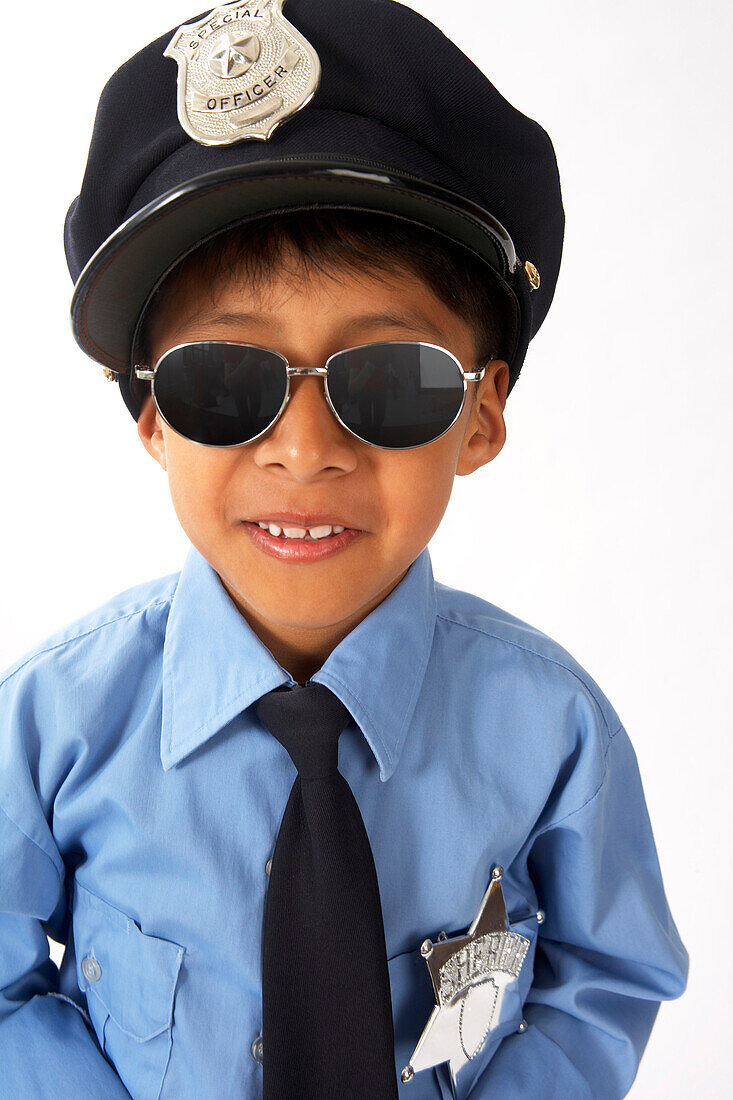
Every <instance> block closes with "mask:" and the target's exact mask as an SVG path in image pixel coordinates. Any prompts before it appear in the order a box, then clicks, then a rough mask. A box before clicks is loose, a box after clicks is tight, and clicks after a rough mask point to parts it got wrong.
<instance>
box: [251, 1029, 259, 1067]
mask: <svg viewBox="0 0 733 1100" xmlns="http://www.w3.org/2000/svg"><path fill="white" fill-rule="evenodd" d="M250 1049H251V1050H252V1057H253V1058H254V1060H255V1062H259V1064H260V1065H262V1036H261V1035H258V1036H257V1038H256V1039H255V1041H254V1042H253V1043H252V1046H251V1048H250Z"/></svg>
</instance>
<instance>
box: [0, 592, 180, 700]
mask: <svg viewBox="0 0 733 1100" xmlns="http://www.w3.org/2000/svg"><path fill="white" fill-rule="evenodd" d="M179 577H180V570H178V571H177V572H175V573H168V574H166V575H164V576H161V577H154V578H152V579H151V580H146V581H141V582H139V583H138V584H135V585H132V586H130V587H128V588H125V589H123V590H122V591H120V592H117V593H115V594H114V595H113V596H110V597H109V598H108V599H107V600H105V601H104V602H103V603H100V604H97V605H95V606H94V607H92V608H91V609H89V610H87V611H85V612H84V613H83V614H82V615H79V616H78V617H77V618H75V619H73V620H72V621H71V622H68V623H66V624H65V625H64V626H62V627H59V628H58V629H57V630H54V631H53V632H52V633H50V634H47V635H46V636H45V637H44V638H42V639H41V640H40V641H38V642H36V643H35V644H34V645H33V646H31V647H30V648H29V649H26V650H25V652H23V653H21V654H20V656H19V657H17V658H16V659H15V660H14V661H13V662H12V664H10V665H8V666H6V667H5V668H4V669H2V670H1V671H0V687H1V686H2V685H4V684H6V683H8V682H10V681H13V680H17V679H18V677H20V676H22V674H23V673H24V672H26V671H27V672H28V673H32V672H34V671H37V670H40V669H41V668H43V669H45V670H50V669H52V668H56V669H58V671H59V672H60V673H61V674H62V675H68V674H69V673H70V672H73V677H72V678H74V679H77V678H81V676H82V674H83V669H84V667H85V659H88V666H87V667H88V668H91V669H92V670H94V671H99V672H108V671H109V670H111V669H113V668H114V667H115V666H116V665H119V662H120V650H125V651H126V652H125V654H124V658H125V662H126V664H127V667H128V670H129V661H130V657H131V655H132V654H133V653H134V652H135V648H136V646H135V642H136V640H139V639H140V637H141V636H144V635H147V637H148V639H149V641H153V640H154V636H156V635H159V636H160V638H161V640H162V636H163V634H164V633H165V625H166V621H167V617H168V611H169V610H170V604H171V600H172V598H173V594H174V592H175V590H176V586H177V584H178V579H179ZM151 635H152V637H151ZM145 648H146V649H147V650H148V652H149V648H150V646H149V645H148V646H146V647H145Z"/></svg>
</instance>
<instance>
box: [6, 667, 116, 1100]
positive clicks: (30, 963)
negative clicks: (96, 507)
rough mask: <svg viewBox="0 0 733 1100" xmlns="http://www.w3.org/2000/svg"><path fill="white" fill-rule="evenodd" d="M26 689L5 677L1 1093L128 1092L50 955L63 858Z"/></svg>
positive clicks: (22, 1099) (59, 1098)
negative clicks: (44, 794)
mask: <svg viewBox="0 0 733 1100" xmlns="http://www.w3.org/2000/svg"><path fill="white" fill-rule="evenodd" d="M29 693H30V692H29V687H28V684H27V683H26V678H25V677H23V676H22V675H20V676H18V677H11V678H10V679H6V680H5V681H3V682H2V683H0V1067H1V1068H0V1092H1V1093H2V1095H3V1096H13V1097H14V1098H16V1100H47V1098H48V1096H49V1095H51V1093H53V1096H54V1097H55V1098H56V1100H78V1097H80V1096H83V1097H85V1098H89V1100H123V1098H124V1100H130V1094H129V1093H128V1091H127V1089H126V1088H125V1086H124V1085H123V1083H122V1081H121V1080H120V1078H119V1076H118V1075H117V1073H116V1071H115V1069H114V1067H113V1066H112V1065H111V1064H110V1063H109V1062H108V1061H107V1059H106V1058H105V1056H104V1054H103V1053H102V1050H101V1048H100V1046H99V1044H98V1042H97V1038H96V1035H95V1034H94V1031H93V1029H92V1027H91V1022H89V1021H88V1017H87V1015H86V1013H85V1012H84V1011H83V1009H82V1008H81V1007H80V1006H79V1005H77V1004H76V1003H75V1002H74V1001H73V1000H72V999H71V998H70V997H67V996H65V995H64V994H63V993H62V992H61V991H60V988H59V970H58V967H57V966H56V965H55V963H54V962H53V960H52V959H51V957H50V951H49V945H48V939H47V936H46V932H47V930H48V931H49V932H52V931H53V930H55V929H58V928H61V927H62V926H66V923H67V913H66V908H67V902H66V889H65V885H64V883H65V866H64V862H63V859H62V857H61V855H60V853H59V850H58V848H57V846H56V843H55V840H54V837H53V834H52V832H51V829H50V828H49V825H48V821H47V817H46V813H45V812H44V809H43V806H42V804H41V798H40V795H39V790H38V786H39V783H38V774H39V756H40V750H39V744H38V737H37V733H38V728H37V725H36V724H35V718H36V717H37V715H35V714H34V706H33V700H32V698H29ZM26 733H27V734H29V736H28V737H27V738H26V736H25V734H26Z"/></svg>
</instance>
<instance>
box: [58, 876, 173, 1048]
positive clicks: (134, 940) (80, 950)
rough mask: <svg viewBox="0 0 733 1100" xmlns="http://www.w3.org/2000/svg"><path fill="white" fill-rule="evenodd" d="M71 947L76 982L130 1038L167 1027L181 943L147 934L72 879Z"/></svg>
mask: <svg viewBox="0 0 733 1100" xmlns="http://www.w3.org/2000/svg"><path fill="white" fill-rule="evenodd" d="M73 931H74V948H75V953H76V972H77V980H78V982H79V988H80V989H81V990H82V992H84V993H87V994H89V993H91V994H93V995H94V996H95V997H98V998H99V1000H100V1001H101V1002H102V1004H103V1005H104V1007H105V1008H106V1010H107V1012H108V1013H109V1014H110V1016H111V1017H112V1019H113V1020H114V1021H115V1023H116V1024H117V1025H118V1027H120V1028H121V1029H122V1031H124V1032H126V1033H127V1034H128V1035H132V1036H133V1037H134V1038H135V1039H140V1040H145V1039H152V1038H153V1036H154V1035H158V1034H159V1033H160V1032H161V1031H164V1030H165V1029H166V1028H168V1027H170V1025H171V1021H172V1017H173V998H174V994H175V988H176V983H177V981H178V972H179V970H180V967H181V961H182V959H183V955H184V952H185V948H183V947H181V946H180V945H179V944H177V943H174V942H173V941H172V940H166V939H162V938H161V937H159V936H150V935H148V934H147V933H145V932H143V931H142V929H141V928H140V926H139V925H138V924H136V922H135V921H134V920H133V919H132V917H128V916H127V915H126V914H125V913H123V912H122V910H121V909H118V908H117V907H116V906H114V905H111V904H110V903H109V902H108V901H104V899H103V898H100V897H98V895H96V894H93V893H92V892H91V891H90V890H87V889H86V887H84V886H82V885H81V883H79V882H78V881H76V880H75V881H74V906H73Z"/></svg>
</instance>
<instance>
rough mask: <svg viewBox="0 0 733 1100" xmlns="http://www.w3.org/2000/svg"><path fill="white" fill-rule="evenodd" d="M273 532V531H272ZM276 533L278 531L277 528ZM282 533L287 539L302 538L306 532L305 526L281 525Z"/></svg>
mask: <svg viewBox="0 0 733 1100" xmlns="http://www.w3.org/2000/svg"><path fill="white" fill-rule="evenodd" d="M273 533H274V532H273ZM278 534H280V531H279V529H278ZM283 534H284V535H285V538H287V539H304V538H305V536H306V534H307V528H306V527H283Z"/></svg>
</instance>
